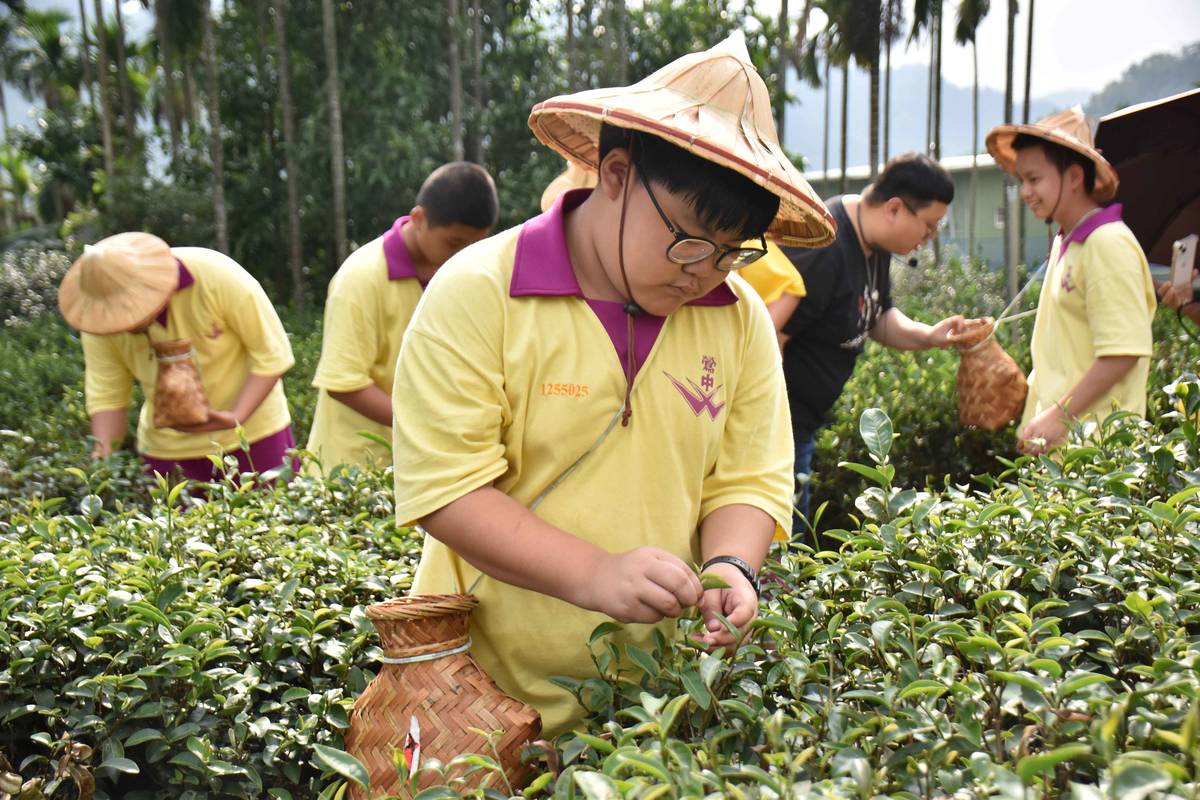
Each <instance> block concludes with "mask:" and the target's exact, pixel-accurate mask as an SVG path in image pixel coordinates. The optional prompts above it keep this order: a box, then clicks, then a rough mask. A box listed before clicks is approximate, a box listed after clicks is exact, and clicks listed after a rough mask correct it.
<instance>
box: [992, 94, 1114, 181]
mask: <svg viewBox="0 0 1200 800" xmlns="http://www.w3.org/2000/svg"><path fill="white" fill-rule="evenodd" d="M1022 133H1025V134H1028V135H1030V136H1036V137H1037V138H1039V139H1045V140H1046V141H1047V142H1053V143H1054V144H1057V145H1061V146H1063V147H1065V148H1067V149H1068V150H1074V151H1075V152H1076V153H1079V154H1080V155H1081V156H1084V157H1085V158H1088V159H1090V160H1091V161H1092V163H1093V164H1095V165H1096V185H1095V187H1094V190H1093V191H1092V196H1093V197H1094V198H1095V199H1096V200H1097V201H1098V202H1101V203H1105V202H1107V201H1109V200H1111V199H1112V198H1113V196H1114V195H1115V194H1116V193H1117V185H1118V184H1119V183H1120V181H1119V180H1118V178H1117V172H1116V170H1114V169H1113V166H1112V164H1110V163H1108V159H1106V158H1105V157H1104V156H1102V155H1100V151H1099V150H1097V149H1096V144H1095V140H1094V139H1093V138H1092V129H1091V126H1090V125H1088V121H1087V117H1086V116H1084V113H1083V108H1081V107H1080V106H1075V107H1074V108H1069V109H1067V110H1066V111H1058V112H1055V113H1054V114H1051V115H1050V116H1048V117H1046V118H1045V119H1043V120H1039V121H1037V122H1031V123H1027V124H1023V125H997V126H996V127H994V128H992V129H991V130H990V131H988V135H987V149H988V152H989V153H991V154H992V158H994V159H996V163H998V164H999V165H1000V166H1001V167H1003V168H1004V169H1005V170H1006V171H1007V172H1014V171H1016V166H1017V151H1016V150H1014V149H1013V140H1014V139H1016V138H1017V136H1018V135H1020V134H1022Z"/></svg>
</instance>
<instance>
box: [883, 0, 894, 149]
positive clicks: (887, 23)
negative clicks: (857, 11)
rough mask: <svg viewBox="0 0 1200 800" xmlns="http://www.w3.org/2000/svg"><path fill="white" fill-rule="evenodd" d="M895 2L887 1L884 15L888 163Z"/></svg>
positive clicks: (884, 144) (884, 82)
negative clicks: (893, 7)
mask: <svg viewBox="0 0 1200 800" xmlns="http://www.w3.org/2000/svg"><path fill="white" fill-rule="evenodd" d="M893 2H895V0H887V5H886V9H885V10H884V13H885V14H886V15H887V16H886V17H884V22H883V25H884V28H883V32H884V35H883V40H884V41H883V48H884V64H885V66H884V70H883V159H882V160H883V161H884V163H886V162H887V160H888V157H889V156H890V154H891V152H892V151H891V135H892V3H893Z"/></svg>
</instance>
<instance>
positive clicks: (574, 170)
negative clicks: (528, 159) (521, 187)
mask: <svg viewBox="0 0 1200 800" xmlns="http://www.w3.org/2000/svg"><path fill="white" fill-rule="evenodd" d="M595 185H596V173H595V172H592V171H591V170H589V169H585V168H584V167H583V165H581V164H580V163H579V162H578V161H568V162H567V168H566V169H565V170H564V171H563V172H562V173H561V174H559V176H558V177H557V178H555V179H554V180H552V181H550V183H549V184H548V185H547V186H546V190H545V191H544V192H542V211H546V210H548V209H549V208H550V206H552V205H554V201H555V200H557V199H558V196H559V195H560V194H562V193H563V192H569V191H571V190H572V189H590V188H592V187H593V186H595Z"/></svg>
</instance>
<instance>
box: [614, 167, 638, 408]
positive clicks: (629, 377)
mask: <svg viewBox="0 0 1200 800" xmlns="http://www.w3.org/2000/svg"><path fill="white" fill-rule="evenodd" d="M634 169H636V167H635V166H634V164H633V161H632V159H631V160H630V162H629V169H628V170H627V171H626V173H625V189H624V192H623V193H622V195H621V224H620V227H619V228H618V229H617V263H619V264H620V265H621V280H622V281H623V282H624V283H625V296H626V297H628V298H629V303H628V304H626V306H625V402H624V403H623V404H622V413H621V427H622V428H628V427H629V421H630V420H631V419H633V403H632V397H631V396H632V394H633V374H634V363H635V361H634V341H633V335H634V331H633V314H632V313H630V311H631V309H630V306H631V305H632V306H636V305H637V300H635V299H634V297H633V289H632V288H631V287H630V286H629V275H628V274H627V273H626V272H625V212H626V210H628V208H629V184H631V183H633V170H634Z"/></svg>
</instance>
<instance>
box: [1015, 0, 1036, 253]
mask: <svg viewBox="0 0 1200 800" xmlns="http://www.w3.org/2000/svg"><path fill="white" fill-rule="evenodd" d="M1032 78H1033V0H1029V27H1028V30H1027V31H1026V34H1025V104H1024V105H1023V106H1022V110H1021V121H1022V122H1026V123H1027V122H1029V88H1030V83H1031V80H1032ZM1017 238H1018V239H1019V240H1020V242H1021V249H1022V250H1024V248H1025V211H1024V210H1022V211H1021V213H1020V214H1019V215H1018V217H1017ZM1021 255H1022V256H1023V255H1024V253H1023V252H1022V254H1021ZM1019 260H1020V258H1018V261H1019Z"/></svg>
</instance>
